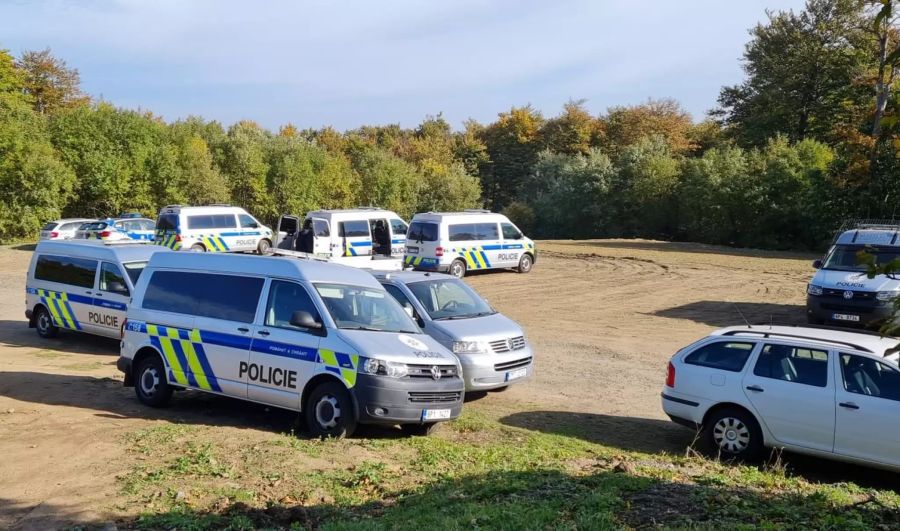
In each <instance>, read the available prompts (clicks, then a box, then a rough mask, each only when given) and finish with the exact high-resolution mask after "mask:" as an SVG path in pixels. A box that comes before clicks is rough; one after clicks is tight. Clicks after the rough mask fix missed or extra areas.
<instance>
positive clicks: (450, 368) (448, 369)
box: [408, 365, 458, 380]
mask: <svg viewBox="0 0 900 531" xmlns="http://www.w3.org/2000/svg"><path fill="white" fill-rule="evenodd" d="M408 367H409V377H410V378H430V379H432V380H434V379H435V378H434V374H432V368H433V367H437V368H438V370H439V371H440V372H441V379H444V378H454V377H456V376H458V374H457V371H456V365H409V366H408Z"/></svg>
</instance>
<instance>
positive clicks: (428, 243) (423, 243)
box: [403, 221, 440, 267]
mask: <svg viewBox="0 0 900 531" xmlns="http://www.w3.org/2000/svg"><path fill="white" fill-rule="evenodd" d="M439 233H440V225H438V224H437V223H433V222H430V221H413V222H412V223H411V224H410V226H409V230H408V231H407V232H406V253H405V254H404V256H403V263H404V264H405V265H408V266H414V267H415V266H420V265H428V266H431V267H436V266H437V264H438V262H439V261H440V258H438V256H437V247H438V244H439V243H440V242H439V237H438V235H439ZM423 261H424V262H425V263H424V264H423Z"/></svg>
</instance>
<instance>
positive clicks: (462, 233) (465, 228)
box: [447, 223, 478, 242]
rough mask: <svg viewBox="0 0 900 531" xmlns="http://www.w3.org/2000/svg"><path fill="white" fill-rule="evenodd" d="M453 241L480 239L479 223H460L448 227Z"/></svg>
mask: <svg viewBox="0 0 900 531" xmlns="http://www.w3.org/2000/svg"><path fill="white" fill-rule="evenodd" d="M447 232H448V233H449V235H450V241H451V242H465V241H472V240H477V239H478V225H477V224H476V223H459V224H456V225H450V226H448V227H447Z"/></svg>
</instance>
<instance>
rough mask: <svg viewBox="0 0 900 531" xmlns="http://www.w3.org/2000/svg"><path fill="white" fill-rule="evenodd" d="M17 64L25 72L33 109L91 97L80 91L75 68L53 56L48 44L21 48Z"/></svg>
mask: <svg viewBox="0 0 900 531" xmlns="http://www.w3.org/2000/svg"><path fill="white" fill-rule="evenodd" d="M17 66H18V68H19V69H21V70H22V71H23V72H24V73H25V91H26V92H27V93H28V95H29V96H31V100H32V102H33V104H34V109H35V110H36V111H37V112H39V113H41V114H47V113H52V112H55V111H57V110H59V109H62V108H64V107H72V106H75V105H82V104H85V103H88V102H89V101H90V99H89V98H88V97H87V96H86V95H85V94H84V93H83V92H81V76H80V75H79V74H78V70H76V69H74V68H69V67H68V66H67V65H66V62H65V61H63V60H62V59H59V58H58V57H54V56H53V55H52V54H51V53H50V48H46V49H44V50H41V51H37V52H36V51H26V52H23V53H22V58H21V59H20V60H19V64H18V65H17Z"/></svg>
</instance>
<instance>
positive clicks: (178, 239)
mask: <svg viewBox="0 0 900 531" xmlns="http://www.w3.org/2000/svg"><path fill="white" fill-rule="evenodd" d="M175 241H176V242H180V241H181V234H176V235H175Z"/></svg>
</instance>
